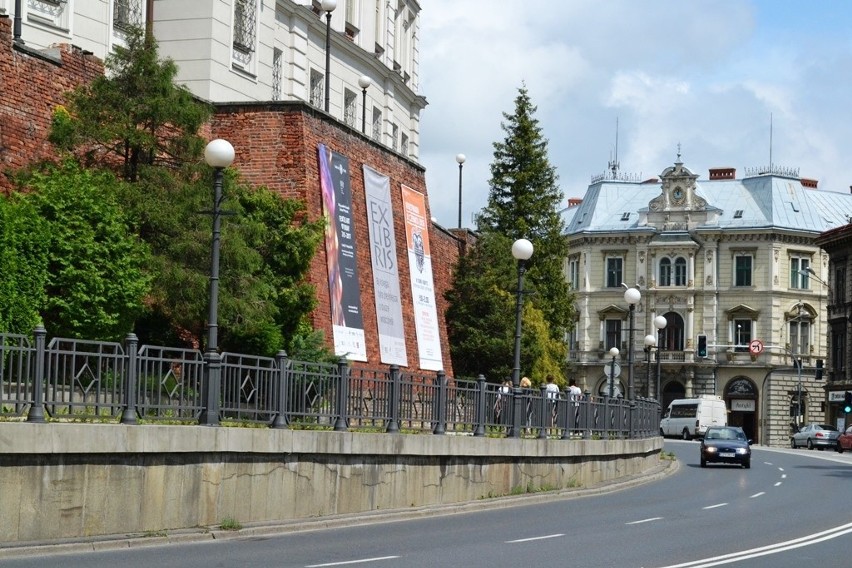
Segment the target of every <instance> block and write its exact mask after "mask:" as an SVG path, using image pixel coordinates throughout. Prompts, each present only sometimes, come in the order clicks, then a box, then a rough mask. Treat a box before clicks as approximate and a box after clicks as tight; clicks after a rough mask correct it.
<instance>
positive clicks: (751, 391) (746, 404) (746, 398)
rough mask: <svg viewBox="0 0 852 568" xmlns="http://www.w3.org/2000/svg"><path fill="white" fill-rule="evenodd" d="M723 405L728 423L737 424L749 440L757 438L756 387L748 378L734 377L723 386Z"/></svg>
mask: <svg viewBox="0 0 852 568" xmlns="http://www.w3.org/2000/svg"><path fill="white" fill-rule="evenodd" d="M725 406H726V407H727V408H728V424H729V425H731V426H739V427H740V428H742V429H743V432H745V434H746V437H748V439H749V440H752V441H754V442H756V441H757V440H758V437H757V436H758V434H759V432H758V431H757V387H755V385H754V383H753V382H751V380H750V379H747V378H745V377H741V378H735V379H733V380H732V381H731V382H729V383H728V386H727V387H726V388H725Z"/></svg>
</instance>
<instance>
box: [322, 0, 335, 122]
mask: <svg viewBox="0 0 852 568" xmlns="http://www.w3.org/2000/svg"><path fill="white" fill-rule="evenodd" d="M320 6H321V7H322V10H323V12H325V112H328V107H329V101H330V100H331V91H330V87H331V76H330V75H329V70H330V68H331V13H332V12H334V9H335V8H337V0H322V4H320Z"/></svg>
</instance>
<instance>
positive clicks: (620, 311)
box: [598, 304, 630, 321]
mask: <svg viewBox="0 0 852 568" xmlns="http://www.w3.org/2000/svg"><path fill="white" fill-rule="evenodd" d="M628 313H630V312H629V311H628V310H627V308H622V307H621V306H618V305H616V304H610V305H608V306H607V307H605V308H603V309H601V310H598V317H599V318H600V319H601V321H603V320H605V319H613V318H614V317H618V318H621V319H627V314H628Z"/></svg>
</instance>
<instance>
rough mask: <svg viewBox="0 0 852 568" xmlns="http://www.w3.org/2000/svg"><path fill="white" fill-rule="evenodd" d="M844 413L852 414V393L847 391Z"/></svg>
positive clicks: (844, 400)
mask: <svg viewBox="0 0 852 568" xmlns="http://www.w3.org/2000/svg"><path fill="white" fill-rule="evenodd" d="M843 412H845V413H846V414H849V413H850V412H852V392H849V391H846V397H845V398H844V399H843Z"/></svg>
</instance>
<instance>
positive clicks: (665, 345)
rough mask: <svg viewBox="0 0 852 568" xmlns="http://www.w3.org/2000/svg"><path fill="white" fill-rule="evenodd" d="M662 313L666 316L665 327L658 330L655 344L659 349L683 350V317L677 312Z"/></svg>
mask: <svg viewBox="0 0 852 568" xmlns="http://www.w3.org/2000/svg"><path fill="white" fill-rule="evenodd" d="M663 315H664V316H665V318H666V327H665V328H663V329H661V330H660V335H659V339H658V342H657V346H658V347H659V348H660V350H661V351H683V349H684V346H683V337H684V327H685V326H684V324H683V318H682V317H680V314H678V313H677V312H668V313H667V314H663Z"/></svg>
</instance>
